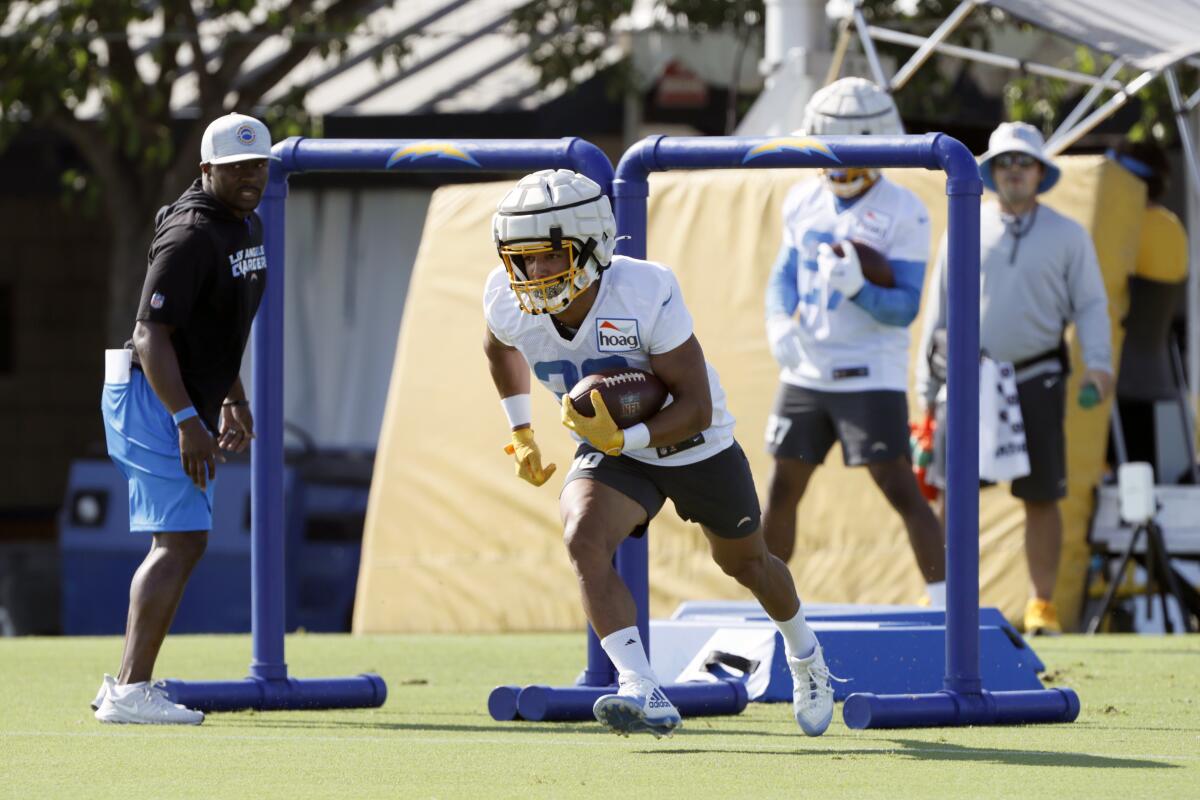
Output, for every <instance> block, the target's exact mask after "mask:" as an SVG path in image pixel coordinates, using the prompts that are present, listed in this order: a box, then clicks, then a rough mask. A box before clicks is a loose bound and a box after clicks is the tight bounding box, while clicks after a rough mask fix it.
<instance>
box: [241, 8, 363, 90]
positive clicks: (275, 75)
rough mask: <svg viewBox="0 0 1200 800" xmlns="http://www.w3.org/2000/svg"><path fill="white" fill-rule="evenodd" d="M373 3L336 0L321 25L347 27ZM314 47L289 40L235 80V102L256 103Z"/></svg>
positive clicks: (306, 43)
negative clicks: (281, 49)
mask: <svg viewBox="0 0 1200 800" xmlns="http://www.w3.org/2000/svg"><path fill="white" fill-rule="evenodd" d="M375 5H378V2H377V0H338V2H336V3H334V4H333V5H332V6H330V7H329V8H328V9H327V10H326V11H325V14H324V22H325V25H326V26H327V27H329V28H332V29H334V30H338V29H341V28H342V27H343V26H345V27H346V29H347V30H349V29H351V28H353V27H354V25H355V24H357V22H358V18H359V16H360V15H361V14H362V13H363V12H364V11H365V10H367V9H369V8H370V7H372V6H375ZM315 48H316V45H315V44H314V43H313V42H311V41H308V42H305V41H299V42H298V41H292V42H291V43H290V45H289V46H288V49H287V50H286V51H284V53H283V54H282V55H279V56H277V57H276V58H275V59H274V60H272V61H271V62H270V63H269V64H265V65H264V66H263V67H261V68H260V69H257V70H255V71H253V72H251V73H248V74H246V75H245V76H243V77H242V79H241V80H240V81H236V82H235V83H234V85H235V86H236V87H237V89H238V99H237V105H238V106H240V107H242V108H250V107H251V106H253V105H255V104H257V103H258V101H259V100H261V99H262V97H263V95H265V94H266V93H267V92H269V91H270V90H271V89H272V88H274V87H275V86H276V85H277V84H278V83H279V82H280V81H282V80H283V79H284V78H286V77H287V75H288V73H290V72H291V71H292V70H293V69H295V68H296V66H297V65H298V64H300V63H301V62H303V61H304V59H306V58H308V56H309V55H310V54H311V53H312V52H313V50H314V49H315Z"/></svg>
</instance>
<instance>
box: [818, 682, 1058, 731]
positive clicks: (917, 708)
mask: <svg viewBox="0 0 1200 800" xmlns="http://www.w3.org/2000/svg"><path fill="white" fill-rule="evenodd" d="M1078 716H1079V697H1078V696H1077V695H1076V694H1075V692H1073V691H1071V690H1070V689H1042V690H1039V691H1029V692H989V691H987V690H982V691H980V692H978V693H975V692H954V691H950V690H948V689H943V690H942V691H940V692H933V693H931V694H891V695H888V694H865V693H864V694H852V695H850V697H848V698H847V699H846V704H845V707H844V708H843V709H842V718H843V719H844V720H845V722H846V727H848V728H857V729H860V730H861V729H863V728H919V727H929V728H933V727H950V726H957V725H1027V724H1031V723H1037V722H1074V721H1075V718H1076V717H1078Z"/></svg>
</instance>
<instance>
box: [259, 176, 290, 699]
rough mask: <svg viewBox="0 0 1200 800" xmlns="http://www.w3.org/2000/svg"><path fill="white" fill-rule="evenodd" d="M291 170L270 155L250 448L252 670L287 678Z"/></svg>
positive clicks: (266, 676)
mask: <svg viewBox="0 0 1200 800" xmlns="http://www.w3.org/2000/svg"><path fill="white" fill-rule="evenodd" d="M286 198H287V173H286V172H285V171H284V169H283V167H282V165H281V164H280V163H279V162H278V161H272V162H271V172H270V177H269V179H268V181H267V190H266V192H265V193H264V195H263V200H262V203H261V204H260V205H259V210H260V215H261V216H262V218H263V223H264V225H265V229H264V231H263V238H264V241H263V244H264V246H265V249H266V254H267V289H266V293H265V294H264V296H263V299H262V304H261V307H260V308H259V311H258V314H257V316H256V317H255V320H254V397H253V398H252V402H253V403H254V409H253V410H254V419H255V420H256V422H257V428H258V430H257V432H256V438H255V441H254V444H253V446H252V447H251V449H250V469H251V484H250V492H251V494H250V498H251V503H250V507H251V538H250V608H251V626H252V632H253V644H252V658H251V662H250V674H251V675H252V676H254V677H256V678H264V679H267V680H275V679H282V678H286V677H287V664H286V663H285V662H284V660H283V659H284V656H283V635H284V608H285V604H284V603H285V600H284V574H283V572H284V570H283V557H284V554H283V547H284V530H283V517H284V507H283V268H284V267H283V265H284V252H283V246H284V237H285V230H284V223H285V216H284V200H285V199H286Z"/></svg>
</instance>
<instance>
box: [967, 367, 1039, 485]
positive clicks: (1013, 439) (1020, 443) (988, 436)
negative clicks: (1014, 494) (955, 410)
mask: <svg viewBox="0 0 1200 800" xmlns="http://www.w3.org/2000/svg"><path fill="white" fill-rule="evenodd" d="M1028 474H1029V450H1028V447H1027V446H1026V442H1025V421H1024V419H1022V417H1021V403H1020V400H1019V399H1018V397H1017V378H1016V370H1014V369H1013V365H1012V364H1009V363H1008V362H1006V361H993V360H992V359H990V358H988V357H987V356H984V357H982V358H981V359H980V360H979V477H980V478H982V479H983V480H985V481H992V482H1000V481H1011V480H1015V479H1016V478H1023V477H1025V476H1026V475H1028Z"/></svg>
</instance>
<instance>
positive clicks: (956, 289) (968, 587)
mask: <svg viewBox="0 0 1200 800" xmlns="http://www.w3.org/2000/svg"><path fill="white" fill-rule="evenodd" d="M940 153H941V155H942V160H943V162H944V163H943V168H944V169H945V170H946V172H947V176H948V177H947V181H946V194H947V196H948V197H949V201H948V203H949V220H948V222H947V225H946V230H947V258H946V273H947V281H948V287H947V337H946V338H947V339H948V340H949V345H950V354H949V357H948V360H947V368H946V374H947V383H948V386H947V418H946V444H947V447H946V452H947V456H946V476H947V481H946V482H947V486H946V539H947V543H946V544H947V546H946V676H945V681H944V685H945V687H946V688H947V689H949V690H951V691H954V692H960V693H964V694H974V693H977V692H979V690H980V689H981V688H982V685H983V684H982V682H981V680H980V676H979V196H980V195H981V194H982V193H983V185H982V182H981V181H980V180H979V169H978V167H977V166H976V165H975V159H974V158H971V157H970V153H969V152H966V149H965V148H963V147H962V146H961V145H960V146H959V147H958V148H956V149H954V150H947V149H945V148H943V149H942V150H941V151H940Z"/></svg>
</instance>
